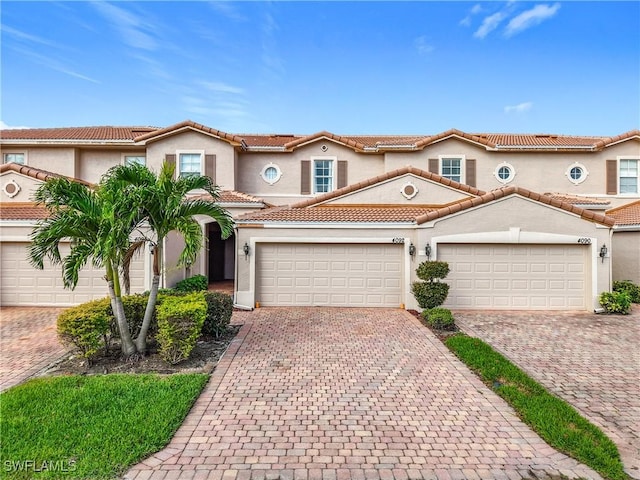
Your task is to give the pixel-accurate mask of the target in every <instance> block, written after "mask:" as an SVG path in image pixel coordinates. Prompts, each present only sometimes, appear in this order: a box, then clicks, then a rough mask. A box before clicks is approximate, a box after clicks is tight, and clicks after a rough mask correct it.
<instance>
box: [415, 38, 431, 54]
mask: <svg viewBox="0 0 640 480" xmlns="http://www.w3.org/2000/svg"><path fill="white" fill-rule="evenodd" d="M414 44H415V46H416V49H417V50H418V53H419V54H420V55H426V54H428V53H431V52H433V51H434V50H435V47H434V46H433V45H431V44H430V43H427V37H425V36H424V35H423V36H421V37H418V38H416V39H415V41H414Z"/></svg>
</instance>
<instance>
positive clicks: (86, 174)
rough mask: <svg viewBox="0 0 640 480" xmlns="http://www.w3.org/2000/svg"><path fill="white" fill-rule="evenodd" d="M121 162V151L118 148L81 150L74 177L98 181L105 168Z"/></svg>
mask: <svg viewBox="0 0 640 480" xmlns="http://www.w3.org/2000/svg"><path fill="white" fill-rule="evenodd" d="M121 163H122V153H121V152H120V151H119V150H108V151H105V150H81V151H80V159H79V161H78V170H77V172H76V177H77V178H80V179H81V180H85V181H87V182H91V183H98V182H100V179H101V178H102V176H103V175H104V174H105V173H106V172H107V170H109V169H110V168H111V167H113V166H115V165H120V164H121Z"/></svg>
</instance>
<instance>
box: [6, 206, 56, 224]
mask: <svg viewBox="0 0 640 480" xmlns="http://www.w3.org/2000/svg"><path fill="white" fill-rule="evenodd" d="M48 216H49V212H48V210H47V209H46V208H45V207H43V206H42V205H37V204H35V203H31V202H28V203H27V202H25V203H22V202H20V203H18V202H15V203H13V202H3V203H0V220H44V219H45V218H47V217H48Z"/></svg>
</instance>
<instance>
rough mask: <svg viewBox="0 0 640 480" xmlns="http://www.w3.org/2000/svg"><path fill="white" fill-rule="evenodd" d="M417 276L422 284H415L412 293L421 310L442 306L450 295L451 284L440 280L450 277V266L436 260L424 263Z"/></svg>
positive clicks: (417, 270)
mask: <svg viewBox="0 0 640 480" xmlns="http://www.w3.org/2000/svg"><path fill="white" fill-rule="evenodd" d="M416 275H417V276H418V278H419V279H420V280H422V282H414V283H413V284H412V285H411V293H413V296H414V297H415V299H416V300H417V301H418V305H420V308H426V309H431V308H435V307H438V306H440V305H442V304H443V303H444V301H445V300H446V299H447V295H449V284H448V283H442V282H440V279H442V278H445V277H446V276H447V275H449V264H448V263H447V262H439V261H435V260H434V261H426V262H422V263H421V264H420V265H418V268H417V269H416Z"/></svg>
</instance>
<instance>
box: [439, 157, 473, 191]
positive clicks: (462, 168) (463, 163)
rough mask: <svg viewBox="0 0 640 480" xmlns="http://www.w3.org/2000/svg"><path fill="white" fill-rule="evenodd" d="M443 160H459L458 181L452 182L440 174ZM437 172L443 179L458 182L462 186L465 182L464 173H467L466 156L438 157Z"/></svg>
mask: <svg viewBox="0 0 640 480" xmlns="http://www.w3.org/2000/svg"><path fill="white" fill-rule="evenodd" d="M444 159H447V160H460V180H453V179H452V178H449V177H447V176H446V175H444V174H443V173H442V161H443V160H444ZM438 171H439V172H440V176H441V177H443V178H448V179H449V180H451V181H453V182H458V183H462V184H464V183H465V181H466V176H467V175H466V173H467V156H466V155H465V154H452V155H438Z"/></svg>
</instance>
